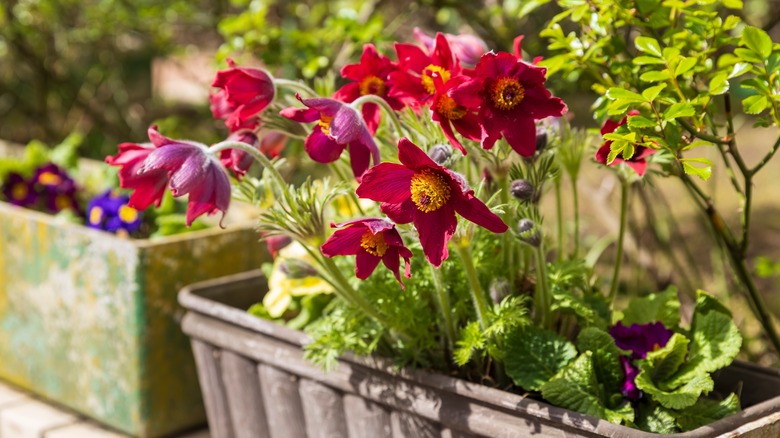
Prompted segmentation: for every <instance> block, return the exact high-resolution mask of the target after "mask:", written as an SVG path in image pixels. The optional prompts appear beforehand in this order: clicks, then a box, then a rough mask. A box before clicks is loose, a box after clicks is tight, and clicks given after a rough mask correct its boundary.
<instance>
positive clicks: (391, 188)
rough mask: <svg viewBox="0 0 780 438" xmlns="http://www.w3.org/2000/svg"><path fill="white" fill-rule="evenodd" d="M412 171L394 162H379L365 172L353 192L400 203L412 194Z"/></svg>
mask: <svg viewBox="0 0 780 438" xmlns="http://www.w3.org/2000/svg"><path fill="white" fill-rule="evenodd" d="M413 176H414V171H413V170H411V169H407V168H406V167H405V166H402V165H400V164H395V163H380V164H378V165H376V166H374V167H372V168H371V169H369V170H368V171H367V172H366V173H364V174H363V178H362V179H361V181H360V185H359V186H358V187H357V189H356V190H355V192H356V193H357V195H358V196H359V197H361V198H368V199H372V200H374V201H379V202H388V203H391V204H400V203H402V202H404V201H405V200H407V199H409V198H410V197H411V196H412V192H411V190H410V187H411V184H412V177H413Z"/></svg>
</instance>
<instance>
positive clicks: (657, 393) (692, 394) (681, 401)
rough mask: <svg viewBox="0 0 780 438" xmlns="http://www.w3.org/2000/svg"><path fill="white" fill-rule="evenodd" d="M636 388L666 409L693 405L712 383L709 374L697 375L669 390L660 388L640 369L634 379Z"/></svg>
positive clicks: (710, 388) (709, 388)
mask: <svg viewBox="0 0 780 438" xmlns="http://www.w3.org/2000/svg"><path fill="white" fill-rule="evenodd" d="M635 383H636V386H637V388H639V389H640V390H642V391H644V392H645V394H647V395H649V396H650V397H651V398H652V399H653V400H655V401H657V402H658V403H660V404H661V406H663V407H665V408H668V409H684V408H687V407H689V406H693V405H694V404H695V403H696V401H697V400H699V397H701V395H702V394H708V393H709V392H710V391H712V388H713V386H714V383H713V381H712V378H711V377H710V375H709V374H704V375H699V376H696V377H694V378H693V379H691V380H689V381H688V382H687V383H686V384H684V385H682V386H680V387H679V388H677V389H674V390H671V391H664V390H662V389H660V388H659V387H658V386H657V385H656V384H655V383H654V382H653V380H652V379H651V377H650V374H649V373H648V372H645V371H640V372H639V375H638V376H636V380H635Z"/></svg>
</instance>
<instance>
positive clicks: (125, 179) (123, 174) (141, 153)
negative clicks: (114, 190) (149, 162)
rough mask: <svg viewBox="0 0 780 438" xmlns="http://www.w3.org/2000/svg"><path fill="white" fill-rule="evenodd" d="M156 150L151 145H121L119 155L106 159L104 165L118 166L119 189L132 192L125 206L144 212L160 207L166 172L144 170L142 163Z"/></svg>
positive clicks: (167, 178)
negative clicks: (154, 206) (150, 207)
mask: <svg viewBox="0 0 780 438" xmlns="http://www.w3.org/2000/svg"><path fill="white" fill-rule="evenodd" d="M155 149H156V147H155V145H153V144H151V143H143V144H136V143H122V144H120V145H119V153H118V154H116V155H114V156H108V157H106V163H108V164H110V165H112V166H119V187H122V188H124V189H131V190H133V194H132V195H131V196H130V201H129V202H128V204H127V205H129V206H130V207H133V208H135V209H136V210H144V209H146V208H147V207H149V206H150V205H152V204H154V205H156V206H158V207H159V206H160V202H162V198H163V195H165V187H166V186H167V185H168V180H169V177H168V171H167V170H165V169H156V170H148V169H147V170H145V171H144V172H143V173H141V169H142V168H143V166H144V161H146V158H147V157H149V154H151V153H152V152H153V151H154V150H155Z"/></svg>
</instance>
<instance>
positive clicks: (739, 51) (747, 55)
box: [734, 47, 764, 64]
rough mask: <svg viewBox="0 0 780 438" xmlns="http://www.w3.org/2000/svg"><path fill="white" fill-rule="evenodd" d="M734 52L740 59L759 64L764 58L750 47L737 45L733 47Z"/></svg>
mask: <svg viewBox="0 0 780 438" xmlns="http://www.w3.org/2000/svg"><path fill="white" fill-rule="evenodd" d="M734 54H735V55H737V56H739V57H740V58H741V59H742V60H744V61H747V62H750V63H755V64H761V63H763V62H764V59H763V58H761V56H759V55H758V54H756V53H755V52H754V51H752V50H750V49H745V48H742V47H738V48H736V49H734Z"/></svg>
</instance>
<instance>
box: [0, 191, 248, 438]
mask: <svg viewBox="0 0 780 438" xmlns="http://www.w3.org/2000/svg"><path fill="white" fill-rule="evenodd" d="M256 240H257V237H256V234H255V233H254V232H253V231H252V230H251V227H248V226H244V227H238V226H232V227H231V228H230V229H229V230H227V231H226V232H221V231H217V230H209V231H204V232H197V233H191V234H188V235H184V236H177V237H176V238H171V239H162V240H159V241H130V240H126V239H120V238H116V237H114V236H112V235H109V234H106V233H102V232H98V231H94V230H90V229H87V228H85V227H80V226H75V225H70V224H60V223H57V222H56V220H55V219H54V218H52V217H49V216H46V215H42V214H39V213H35V212H30V211H28V210H23V209H20V208H17V207H13V206H10V205H8V204H5V203H0V378H3V379H6V380H8V381H10V382H12V383H15V384H17V385H20V386H22V387H24V388H27V389H30V390H32V391H34V392H36V393H38V394H41V395H43V396H44V397H47V398H49V399H52V400H54V401H56V402H59V403H62V404H64V405H66V406H68V407H71V408H73V409H75V410H76V411H79V412H82V413H84V414H86V415H88V416H90V417H93V418H95V419H97V420H99V421H101V422H103V423H106V424H109V425H111V426H113V427H116V428H118V429H120V430H122V431H125V432H127V433H131V434H133V435H138V436H160V435H165V434H168V433H171V432H175V431H177V430H182V429H185V428H187V427H190V426H195V425H199V424H203V423H204V422H205V414H204V410H203V406H202V401H201V398H200V389H199V387H198V383H197V374H196V371H195V366H194V362H193V359H192V353H191V351H190V347H189V342H188V339H187V337H186V336H184V335H183V334H182V333H181V330H180V328H179V318H180V316H181V315H182V313H183V312H182V310H181V309H180V308H179V306H178V304H177V303H176V294H177V292H178V291H179V289H181V288H182V287H183V286H185V285H187V284H189V283H192V282H196V281H201V280H204V279H208V278H213V277H218V276H222V275H227V274H232V273H236V272H241V271H246V270H249V269H252V268H256V267H258V266H259V265H260V262H261V260H262V257H263V256H262V254H263V251H262V247H261V246H260V245H259V244H256V245H252V244H253V243H254V242H255V241H256Z"/></svg>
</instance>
